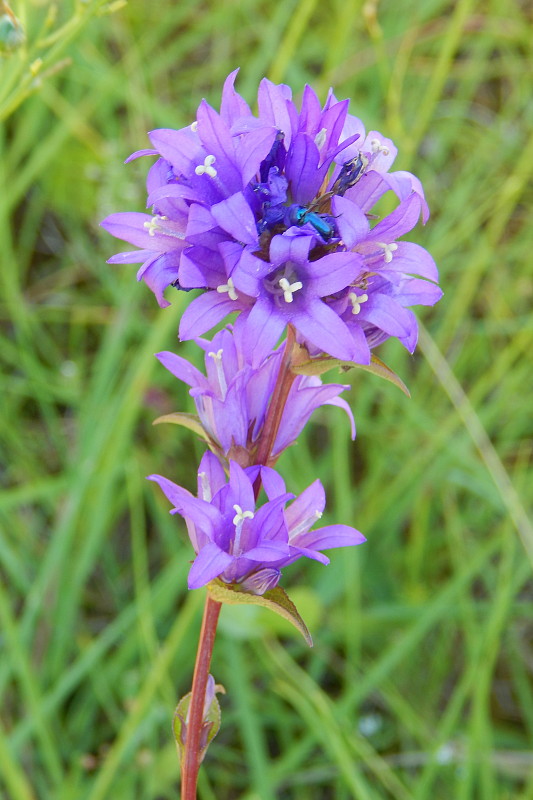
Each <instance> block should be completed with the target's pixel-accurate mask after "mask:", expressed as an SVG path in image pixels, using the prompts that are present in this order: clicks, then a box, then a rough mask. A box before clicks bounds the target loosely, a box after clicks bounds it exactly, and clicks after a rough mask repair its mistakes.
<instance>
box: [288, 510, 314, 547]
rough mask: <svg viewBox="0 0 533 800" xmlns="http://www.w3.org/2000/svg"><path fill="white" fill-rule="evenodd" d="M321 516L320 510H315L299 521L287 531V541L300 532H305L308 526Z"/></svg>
mask: <svg viewBox="0 0 533 800" xmlns="http://www.w3.org/2000/svg"><path fill="white" fill-rule="evenodd" d="M321 516H322V512H321V511H315V512H313V514H310V515H309V516H308V517H306V518H305V519H304V520H303V521H302V522H300V524H299V525H297V526H296V527H295V528H293V529H292V530H291V531H290V532H289V542H290V541H292V540H293V539H294V537H295V536H299V535H300V533H307V531H308V530H309V528H311V527H312V526H313V525H314V524H315V522H316V521H317V520H318V519H320V517H321Z"/></svg>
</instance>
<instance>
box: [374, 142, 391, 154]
mask: <svg viewBox="0 0 533 800" xmlns="http://www.w3.org/2000/svg"><path fill="white" fill-rule="evenodd" d="M370 149H371V150H372V152H373V153H374V154H375V155H377V154H378V153H383V155H384V156H388V155H389V153H390V150H389V148H388V147H387V145H385V144H381V142H380V141H379V139H370Z"/></svg>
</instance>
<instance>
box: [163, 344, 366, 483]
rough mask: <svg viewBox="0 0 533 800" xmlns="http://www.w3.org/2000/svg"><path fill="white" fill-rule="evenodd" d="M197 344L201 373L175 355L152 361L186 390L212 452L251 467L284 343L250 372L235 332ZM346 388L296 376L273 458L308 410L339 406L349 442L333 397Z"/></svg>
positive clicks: (294, 434)
mask: <svg viewBox="0 0 533 800" xmlns="http://www.w3.org/2000/svg"><path fill="white" fill-rule="evenodd" d="M196 343H197V344H198V345H199V346H200V347H201V348H202V350H204V351H205V366H206V373H207V374H206V375H204V374H203V373H202V372H200V370H198V369H197V368H196V367H195V366H193V365H192V364H191V363H190V362H189V361H187V359H185V358H182V357H181V356H178V355H176V354H175V353H172V352H169V351H164V352H162V353H158V354H157V358H158V359H159V361H160V362H161V363H162V364H163V366H164V367H166V369H168V370H169V372H171V373H172V374H173V375H175V376H176V378H179V380H181V381H183V382H184V383H186V384H187V385H188V386H190V387H191V389H190V395H191V396H192V397H193V399H194V402H195V405H196V410H197V412H198V417H199V419H200V422H201V424H202V427H203V429H204V431H205V432H206V434H207V435H208V437H209V440H210V447H211V448H212V450H213V451H214V452H216V453H217V454H218V455H219V456H221V458H222V460H224V459H227V460H234V461H237V462H238V463H239V464H240V465H241V466H242V467H247V466H250V465H251V464H252V463H253V460H254V457H255V452H256V446H257V442H258V440H259V438H260V436H261V434H262V432H263V426H264V423H265V418H266V415H267V411H268V407H269V403H270V399H271V396H272V392H273V389H274V385H275V383H276V380H277V378H278V374H279V369H280V364H281V360H282V356H283V345H281V346H280V347H278V348H277V349H276V350H274V351H273V352H272V353H271V354H270V355H269V356H268V357H267V358H266V359H265V360H264V361H263V362H262V363H261V365H260V366H259V367H256V368H254V367H252V366H251V365H250V364H248V363H246V360H245V357H244V353H243V350H244V343H243V342H242V337H241V335H239V332H238V331H235V333H233V331H232V330H231V329H229V328H228V329H224V330H222V331H219V332H218V333H217V334H216V335H215V336H214V338H213V340H212V341H208V340H207V339H201V338H198V339H196ZM349 388H350V387H349V385H342V384H338V383H327V384H323V383H322V381H321V379H320V378H319V377H318V376H316V375H298V376H297V377H296V379H295V380H294V382H293V384H292V386H291V388H290V391H289V394H288V397H287V403H286V406H285V411H284V414H283V417H282V419H281V422H280V425H279V428H278V431H277V435H276V438H275V442H274V446H273V449H272V453H271V457H272V460H275V459H277V457H278V456H279V455H280V454H281V453H282V452H283V450H285V448H286V447H288V446H289V445H290V444H292V443H293V442H294V441H295V440H296V438H297V437H298V435H299V434H300V432H301V431H302V430H303V428H304V426H305V425H306V423H307V422H308V420H309V418H310V417H311V415H312V413H313V411H314V410H315V409H317V408H319V407H320V406H322V405H333V406H338V407H339V408H342V409H343V410H344V411H345V412H346V414H347V415H348V419H349V420H350V423H351V431H352V439H353V438H355V423H354V419H353V415H352V412H351V409H350V407H349V405H348V404H347V403H346V401H345V400H342V399H341V398H340V397H339V396H338V395H339V394H340V393H341V392H342V391H344V390H345V389H349Z"/></svg>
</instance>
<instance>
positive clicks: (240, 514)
mask: <svg viewBox="0 0 533 800" xmlns="http://www.w3.org/2000/svg"><path fill="white" fill-rule="evenodd" d="M233 510H234V511H236V512H237V513H236V514H235V516H234V517H233V524H234V525H238V524H239V522H244V520H245V519H253V518H254V512H253V511H243V510H242V508H241V507H240V506H239V505H238V504H237V503H235V505H234V506H233Z"/></svg>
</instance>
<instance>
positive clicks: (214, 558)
mask: <svg viewBox="0 0 533 800" xmlns="http://www.w3.org/2000/svg"><path fill="white" fill-rule="evenodd" d="M232 561H233V556H230V555H229V553H225V552H224V550H221V549H220V547H219V546H218V545H217V544H215V542H211V543H210V544H206V545H205V547H202V549H201V550H200V552H199V553H198V555H197V556H196V559H195V560H194V563H193V565H192V567H191V569H190V570H189V579H188V586H189V589H199V588H200V586H205V585H206V583H209V581H212V580H214V578H218V576H219V575H220V574H221V573H222V572H224V570H225V569H227V568H228V567H229V565H230V564H231V563H232Z"/></svg>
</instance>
